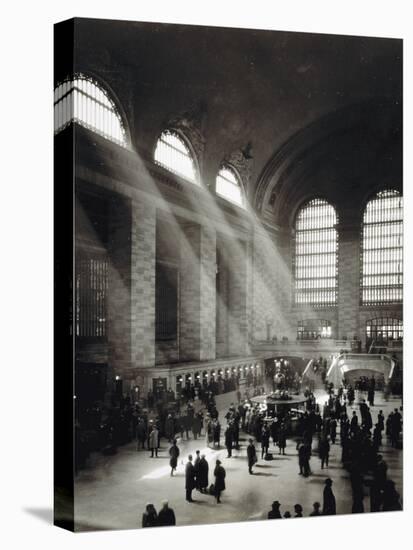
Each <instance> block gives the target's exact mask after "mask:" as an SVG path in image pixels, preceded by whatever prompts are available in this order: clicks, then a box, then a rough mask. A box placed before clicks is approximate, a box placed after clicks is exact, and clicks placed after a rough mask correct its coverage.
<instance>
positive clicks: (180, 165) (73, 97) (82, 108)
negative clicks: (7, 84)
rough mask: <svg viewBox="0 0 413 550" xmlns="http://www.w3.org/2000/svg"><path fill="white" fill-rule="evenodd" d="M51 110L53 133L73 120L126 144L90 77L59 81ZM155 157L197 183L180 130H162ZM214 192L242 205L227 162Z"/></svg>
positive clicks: (114, 113) (117, 118)
mask: <svg viewBox="0 0 413 550" xmlns="http://www.w3.org/2000/svg"><path fill="white" fill-rule="evenodd" d="M54 113H55V117H54V130H55V133H58V132H60V131H61V130H62V129H63V128H65V127H66V126H67V125H68V124H69V123H70V122H72V121H76V122H77V123H79V124H81V125H82V126H85V127H86V128H89V129H90V130H93V131H94V132H96V133H98V134H100V135H102V136H103V137H105V138H106V139H109V140H111V141H113V142H115V143H118V144H119V145H122V146H124V147H126V146H127V144H128V142H127V138H126V131H125V126H124V124H123V121H122V117H121V115H120V113H119V110H118V108H117V107H116V105H115V103H114V102H113V101H112V99H111V98H110V97H109V95H108V93H107V92H106V91H105V90H104V89H103V88H102V87H101V86H100V85H99V84H98V83H97V82H96V81H95V80H94V79H93V78H90V77H88V76H84V75H77V76H75V77H74V78H72V79H67V80H64V81H63V82H61V83H60V84H59V85H58V86H57V87H56V88H55V91H54ZM154 159H155V162H157V163H158V164H159V165H161V166H164V167H165V168H167V169H168V170H170V171H171V172H174V173H175V174H178V175H179V176H181V177H183V178H185V179H187V180H188V181H190V182H192V183H195V184H197V185H200V174H199V169H198V165H197V162H196V156H195V154H194V152H193V151H192V149H191V146H190V144H189V142H188V141H187V140H186V139H185V138H184V136H182V135H181V134H180V133H178V132H176V131H173V130H165V131H164V132H162V134H161V136H160V137H159V139H158V141H157V143H156V148H155V153H154ZM216 193H217V194H218V195H220V196H221V197H223V198H225V199H227V200H228V201H230V202H232V203H234V204H237V205H238V206H241V207H245V196H244V193H243V187H242V184H241V179H240V177H239V176H238V174H237V172H236V171H235V169H234V168H233V167H232V166H230V165H228V164H225V165H223V166H222V167H221V169H220V171H219V173H218V175H217V178H216Z"/></svg>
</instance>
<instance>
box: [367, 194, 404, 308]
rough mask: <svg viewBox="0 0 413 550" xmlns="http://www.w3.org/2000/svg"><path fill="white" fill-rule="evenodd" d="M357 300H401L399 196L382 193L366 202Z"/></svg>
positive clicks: (397, 301)
mask: <svg viewBox="0 0 413 550" xmlns="http://www.w3.org/2000/svg"><path fill="white" fill-rule="evenodd" d="M361 265H362V274H361V301H362V304H363V305H373V304H374V305H377V304H388V303H401V302H402V300H403V197H402V196H401V195H400V193H399V192H398V191H395V190H386V191H381V192H380V193H377V195H376V196H375V197H374V198H373V199H372V200H370V201H369V202H368V204H367V206H366V209H365V211H364V216H363V231H362V262H361Z"/></svg>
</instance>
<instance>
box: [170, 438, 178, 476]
mask: <svg viewBox="0 0 413 550" xmlns="http://www.w3.org/2000/svg"><path fill="white" fill-rule="evenodd" d="M169 456H170V457H171V458H170V460H169V466H170V467H171V477H173V475H174V471H175V470H176V467H177V465H178V457H179V447H178V446H177V444H176V439H174V440H173V442H172V447H171V448H170V449H169Z"/></svg>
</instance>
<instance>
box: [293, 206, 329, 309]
mask: <svg viewBox="0 0 413 550" xmlns="http://www.w3.org/2000/svg"><path fill="white" fill-rule="evenodd" d="M336 224H337V214H336V211H335V209H334V207H333V206H331V204H329V203H328V202H327V201H326V200H324V199H313V200H311V201H310V202H308V203H307V204H306V205H305V206H304V207H303V208H301V210H300V211H299V212H298V215H297V218H296V223H295V261H294V264H295V265H294V275H295V304H296V305H299V306H314V307H326V306H334V305H336V303H337V247H338V243H337V230H336Z"/></svg>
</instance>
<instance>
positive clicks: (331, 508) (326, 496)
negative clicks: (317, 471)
mask: <svg viewBox="0 0 413 550" xmlns="http://www.w3.org/2000/svg"><path fill="white" fill-rule="evenodd" d="M324 483H325V487H324V491H323V516H333V515H335V514H336V497H335V496H334V493H333V490H332V488H331V487H332V485H333V481H332V480H331V479H330V478H327V479H326V480H325V482H324Z"/></svg>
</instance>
